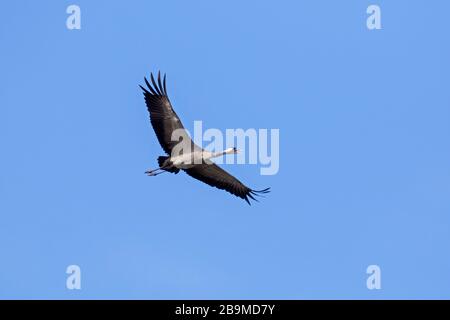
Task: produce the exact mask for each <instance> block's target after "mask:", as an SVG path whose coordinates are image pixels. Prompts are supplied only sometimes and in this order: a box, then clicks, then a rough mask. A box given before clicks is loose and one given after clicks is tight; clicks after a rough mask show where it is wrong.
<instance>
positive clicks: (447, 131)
mask: <svg viewBox="0 0 450 320" xmlns="http://www.w3.org/2000/svg"><path fill="white" fill-rule="evenodd" d="M373 3H374V4H378V5H380V7H381V10H382V17H381V18H382V30H374V31H369V30H368V29H367V27H366V18H367V14H366V8H367V6H368V5H370V4H373ZM70 4H77V5H79V6H80V7H81V19H82V20H81V30H68V29H67V28H66V18H67V16H68V15H67V14H66V8H67V6H68V5H70ZM448 12H450V3H449V2H448V1H444V0H442V1H425V0H423V1H406V0H403V1H363V0H359V1H356V0H354V1H348V0H346V1H331V0H329V1H317V0H314V1H312V0H311V1H277V2H275V1H214V2H213V1H189V2H188V1H164V2H163V1H81V0H77V1H73V2H71V1H23V0H21V1H9V2H5V3H3V4H2V6H1V11H0V27H1V28H0V48H1V56H0V57H1V59H0V147H1V153H0V155H1V157H0V167H1V170H0V219H1V220H0V221H1V222H0V298H68V299H77V298H126V299H128V298H143V299H147V298H149V299H152V298H165V299H166V298H167V299H170V298H188V299H190V298H210V299H215V298H235V299H239V298H255V299H258V298H267V299H269V298H273V299H275V298H276V299H303V298H306V299H309V298H327V299H328V298H343V299H345V298H369V299H380V298H450V253H449V243H450V142H449V138H450V90H449V83H450V60H449V57H450V44H449V41H448V37H449V31H450V27H449V24H448ZM159 69H161V70H163V71H164V72H167V74H168V91H169V93H170V97H171V100H172V103H173V104H174V107H175V109H176V111H177V112H178V114H179V115H180V117H181V118H182V120H183V122H184V124H185V125H186V127H188V128H189V129H192V126H193V121H194V120H202V121H203V123H204V127H205V128H208V127H214V128H220V129H225V128H239V127H241V128H279V129H280V139H281V141H280V171H279V173H278V174H277V175H274V176H261V175H260V174H259V166H258V165H245V166H242V165H235V166H227V169H228V170H230V171H231V172H232V173H233V174H235V175H236V176H238V177H239V178H241V179H242V180H243V181H245V182H246V183H248V184H249V185H250V186H252V187H254V188H263V187H266V186H271V187H272V193H270V194H269V196H268V197H267V198H266V199H264V200H263V201H262V202H261V203H258V204H255V205H253V206H251V207H249V206H248V205H247V204H246V203H245V202H243V201H242V200H239V199H236V198H234V197H232V196H230V195H229V194H227V193H224V192H222V191H219V190H215V189H211V188H210V187H208V186H206V185H203V184H201V183H200V182H197V181H195V180H193V179H191V178H190V177H188V176H187V175H185V174H184V173H183V174H179V175H177V176H174V175H168V174H167V175H162V176H160V177H157V178H149V177H147V176H145V175H144V173H143V172H144V171H145V170H146V169H148V168H150V167H154V166H155V164H156V162H155V160H156V157H157V156H158V155H161V154H163V152H162V150H161V148H160V146H159V145H158V143H157V141H156V138H155V136H154V133H153V130H152V129H151V127H150V124H149V121H148V114H147V110H146V108H145V105H144V101H143V96H142V94H141V92H140V89H139V88H138V84H142V82H143V77H144V76H146V75H148V74H149V73H150V71H157V70H159ZM71 264H76V265H79V266H80V267H81V270H82V289H81V290H79V291H77V290H72V291H71V290H67V289H66V287H65V283H66V277H67V275H66V273H65V270H66V267H67V266H68V265H71ZM371 264H376V265H379V266H380V268H381V272H382V275H381V282H382V289H381V290H368V289H367V288H366V278H367V274H366V268H367V266H368V265H371Z"/></svg>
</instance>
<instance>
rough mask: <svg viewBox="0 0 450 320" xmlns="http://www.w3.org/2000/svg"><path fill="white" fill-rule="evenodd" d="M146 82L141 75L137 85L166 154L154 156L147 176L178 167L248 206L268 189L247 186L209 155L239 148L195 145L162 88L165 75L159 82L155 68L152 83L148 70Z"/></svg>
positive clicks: (216, 154)
mask: <svg viewBox="0 0 450 320" xmlns="http://www.w3.org/2000/svg"><path fill="white" fill-rule="evenodd" d="M150 81H151V84H150V83H149V81H148V80H147V78H146V77H144V82H145V85H146V86H147V87H143V86H142V85H139V87H140V88H141V89H142V91H143V94H144V100H145V104H146V106H147V109H148V112H149V114H150V123H151V125H152V127H153V129H154V131H155V134H156V138H157V139H158V142H159V144H160V145H161V147H162V149H163V150H164V152H165V153H166V155H165V156H159V157H158V158H157V162H158V168H156V169H150V170H147V171H145V173H146V174H147V175H148V176H157V175H159V174H161V173H164V172H170V173H174V174H178V173H179V172H180V170H183V171H184V172H186V173H187V174H188V175H189V176H191V177H192V178H194V179H197V180H200V181H201V182H204V183H206V184H208V185H210V186H212V187H216V188H218V189H221V190H225V191H227V192H229V193H231V194H232V195H234V196H236V197H239V198H242V199H244V200H245V201H246V202H247V203H248V204H249V205H251V203H250V199H251V200H254V201H258V200H257V199H256V198H255V196H262V195H264V194H266V193H268V192H270V188H265V189H262V190H254V189H251V188H249V187H247V186H246V185H245V184H243V183H242V182H241V181H239V180H238V179H237V178H235V177H234V176H233V175H231V174H230V173H228V172H227V171H225V170H224V169H222V168H221V167H219V166H218V165H217V164H215V163H214V162H212V161H211V159H213V158H216V157H220V156H223V155H225V154H236V153H239V151H238V150H237V149H236V148H227V149H225V150H223V151H219V152H210V151H207V150H204V149H203V148H201V147H199V146H198V145H197V144H195V143H194V142H193V141H192V139H191V138H190V137H189V134H188V133H187V131H186V129H185V128H184V126H183V124H182V123H181V120H180V118H179V117H178V115H177V114H176V113H175V111H174V109H173V107H172V104H171V103H170V100H169V96H168V94H167V88H166V74H164V77H163V79H162V81H161V71H159V72H158V78H157V82H156V81H155V78H154V77H153V73H150Z"/></svg>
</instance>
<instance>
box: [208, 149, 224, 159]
mask: <svg viewBox="0 0 450 320" xmlns="http://www.w3.org/2000/svg"><path fill="white" fill-rule="evenodd" d="M225 154H227V151H226V150H223V151H219V152H212V153H211V158H217V157H221V156H223V155H225Z"/></svg>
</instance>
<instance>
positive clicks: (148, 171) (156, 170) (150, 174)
mask: <svg viewBox="0 0 450 320" xmlns="http://www.w3.org/2000/svg"><path fill="white" fill-rule="evenodd" d="M159 170H161V168H157V169H153V170H147V171H145V174H146V175H148V176H155V175H156V174H157V172H158V171H159Z"/></svg>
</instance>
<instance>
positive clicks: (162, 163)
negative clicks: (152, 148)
mask: <svg viewBox="0 0 450 320" xmlns="http://www.w3.org/2000/svg"><path fill="white" fill-rule="evenodd" d="M169 158H170V157H168V156H159V157H158V166H159V167H160V168H161V169H163V170H165V171H167V172H171V173H175V174H177V173H178V172H180V169H178V168H177V167H174V166H173V165H172V163H167V159H169Z"/></svg>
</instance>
